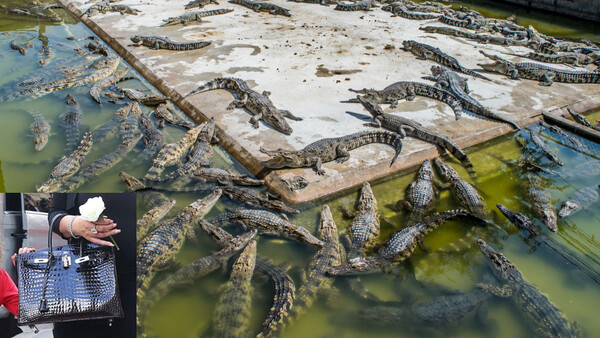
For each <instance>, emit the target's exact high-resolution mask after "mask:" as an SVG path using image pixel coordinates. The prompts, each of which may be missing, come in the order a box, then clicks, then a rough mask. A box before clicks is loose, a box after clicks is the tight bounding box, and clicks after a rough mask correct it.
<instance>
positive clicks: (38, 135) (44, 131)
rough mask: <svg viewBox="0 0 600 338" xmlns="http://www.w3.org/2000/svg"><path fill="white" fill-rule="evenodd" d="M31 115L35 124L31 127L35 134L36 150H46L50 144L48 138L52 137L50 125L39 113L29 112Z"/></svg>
mask: <svg viewBox="0 0 600 338" xmlns="http://www.w3.org/2000/svg"><path fill="white" fill-rule="evenodd" d="M29 114H31V116H32V117H33V122H32V123H31V125H30V126H29V129H31V132H32V133H33V142H34V143H35V150H36V151H40V150H42V149H44V147H45V146H46V144H48V137H49V136H50V124H49V123H48V121H46V120H44V117H43V116H42V115H40V113H38V112H34V111H29Z"/></svg>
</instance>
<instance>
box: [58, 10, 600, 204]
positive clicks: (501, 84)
mask: <svg viewBox="0 0 600 338" xmlns="http://www.w3.org/2000/svg"><path fill="white" fill-rule="evenodd" d="M59 1H60V2H62V3H63V4H64V5H65V6H66V7H67V8H68V9H69V10H70V11H71V12H73V13H74V14H75V15H77V16H81V12H82V11H84V10H85V9H87V8H88V7H89V6H90V5H91V4H86V5H84V4H83V3H81V2H75V1H70V0H59ZM187 2H188V1H187V0H174V1H168V2H162V1H156V2H150V1H147V0H142V1H140V0H130V1H123V2H120V4H127V5H130V6H132V7H133V8H136V9H139V10H141V11H142V12H141V13H139V15H137V16H133V15H120V14H119V13H109V14H104V15H97V16H93V17H91V18H89V19H88V18H86V17H83V18H82V20H83V22H84V23H85V24H86V25H88V26H89V27H90V28H91V29H92V30H93V31H94V32H95V33H96V34H98V35H99V36H100V37H101V38H102V39H104V40H105V41H106V42H107V43H109V44H110V45H111V47H112V48H113V49H115V50H116V51H117V52H118V53H119V54H120V55H121V56H122V57H124V58H125V60H126V61H128V62H129V63H130V64H131V65H132V66H133V67H135V68H136V69H137V70H138V71H139V72H141V73H142V74H143V75H144V76H145V77H146V78H147V79H148V80H149V81H150V82H151V83H152V84H153V85H155V86H156V87H157V88H158V89H159V90H160V91H161V92H163V93H164V94H165V95H167V96H168V97H169V98H170V99H171V100H172V101H173V102H174V103H175V104H176V105H178V106H179V107H180V108H181V109H182V110H183V111H185V112H186V113H187V114H188V115H190V117H192V118H193V119H195V120H196V121H202V120H205V119H206V118H209V117H213V116H214V117H215V118H216V120H217V125H218V127H219V129H220V136H221V140H222V146H223V147H224V148H225V149H226V150H227V151H229V152H230V153H231V154H232V155H233V156H234V157H235V158H236V159H238V160H239V161H240V162H241V163H242V164H243V165H244V166H246V167H247V168H248V169H249V170H250V171H251V172H253V173H254V174H256V175H258V176H261V177H262V176H266V177H265V180H266V182H267V184H268V185H269V186H270V188H272V189H273V190H274V191H275V192H276V193H278V194H280V195H281V196H282V197H283V198H284V199H285V200H287V201H288V202H292V203H303V202H307V201H311V200H314V199H318V198H323V197H325V196H328V195H331V194H333V193H338V192H341V191H344V190H347V189H349V188H352V187H355V186H357V185H359V184H361V183H362V182H364V181H372V180H378V179H382V178H384V177H389V176H390V175H392V174H395V173H399V172H400V171H402V170H403V169H406V168H409V167H412V166H415V165H417V164H419V163H420V162H421V161H422V160H423V159H424V158H430V157H433V156H436V155H437V151H436V149H435V148H434V147H433V146H431V145H430V144H427V143H423V142H420V141H417V140H414V139H407V140H406V142H405V143H404V149H403V150H402V154H401V156H400V158H399V159H398V160H397V162H396V163H395V164H394V166H392V167H389V161H390V159H391V158H392V155H393V151H392V149H391V148H390V147H388V146H385V145H369V146H366V147H363V148H359V149H357V150H354V151H352V152H351V158H350V160H349V161H347V162H346V163H343V164H338V163H335V162H330V163H326V164H325V165H324V169H325V171H326V173H325V175H324V176H318V175H317V174H316V173H315V172H314V171H312V170H311V169H308V168H307V169H293V170H288V169H285V170H277V171H272V172H269V171H268V170H264V168H262V167H261V166H260V165H259V162H260V161H263V160H266V159H267V158H268V156H266V155H264V154H262V153H261V152H260V151H259V148H260V147H264V148H267V149H277V148H289V149H301V148H303V147H304V146H306V145H308V144H310V143H312V142H314V141H317V140H318V139H321V138H325V137H338V136H343V135H347V134H351V133H354V132H358V131H362V130H367V129H369V128H370V127H364V126H363V123H365V122H366V121H364V120H360V119H357V118H356V117H353V116H351V115H349V114H347V113H346V112H347V111H350V112H354V113H359V114H365V115H366V114H368V113H367V112H366V111H365V110H364V109H363V108H362V106H361V105H360V104H348V103H341V102H340V101H342V100H346V99H348V98H351V97H354V96H355V95H353V93H351V92H349V91H348V88H355V89H361V88H365V87H367V88H375V89H383V88H384V87H386V86H388V85H390V84H392V83H394V82H396V81H421V82H427V81H426V80H422V79H421V77H422V76H427V75H430V71H429V69H430V67H431V66H432V65H433V64H434V63H433V62H430V61H421V60H417V59H416V58H415V57H414V56H413V55H412V54H410V53H407V52H404V51H402V50H400V47H401V46H402V41H403V40H405V39H411V40H417V41H419V42H423V43H427V44H430V45H433V46H436V47H439V48H440V49H442V51H444V52H446V53H448V54H450V55H452V56H454V57H456V58H457V59H458V60H459V61H460V62H461V64H463V66H465V67H467V68H479V67H478V66H477V63H478V62H480V63H481V62H484V63H487V62H488V61H489V60H487V59H486V58H485V57H483V56H482V55H481V54H480V53H479V52H478V51H479V50H480V49H484V50H486V51H487V52H490V53H495V54H501V53H507V52H524V51H526V49H523V48H520V47H510V48H508V47H502V46H496V45H483V44H478V43H476V42H472V41H467V40H465V39H459V38H454V37H449V36H444V35H438V34H428V33H425V32H423V31H420V30H419V27H420V26H425V25H428V24H432V25H442V24H441V23H439V22H437V21H435V20H430V21H413V20H407V19H403V18H397V17H390V13H388V12H384V11H382V10H381V9H379V8H375V10H374V11H371V12H340V11H334V10H333V6H330V7H325V6H320V5H317V4H305V3H294V2H286V1H282V0H276V1H273V3H276V4H278V5H281V6H283V7H285V8H288V9H289V10H290V12H291V13H292V17H291V18H287V17H283V16H274V15H270V14H268V13H255V12H253V11H251V10H250V9H248V8H245V7H242V6H239V5H236V4H231V3H227V2H224V1H222V2H221V3H220V5H214V4H211V5H208V6H205V7H204V8H203V9H202V10H208V9H217V8H232V9H234V11H233V12H232V13H229V14H225V15H219V16H212V17H207V18H205V20H203V23H195V24H191V25H188V26H185V27H184V26H181V25H179V26H170V27H159V26H160V25H161V24H162V20H163V19H166V18H168V17H173V16H178V15H181V14H183V13H185V12H189V11H185V10H184V8H183V6H184V5H185V4H186V3H187ZM196 10H199V9H194V11H196ZM136 34H140V35H160V36H168V37H169V38H171V39H172V40H175V41H180V42H185V41H196V40H211V41H212V44H211V45H210V46H208V47H206V48H204V49H201V50H195V51H166V50H151V49H148V48H146V47H128V46H127V45H128V44H130V43H131V42H130V40H129V38H130V37H131V36H133V35H136ZM505 57H506V58H507V59H510V60H514V61H517V60H518V58H516V57H512V56H508V55H506V56H505ZM219 76H226V77H239V78H241V79H243V80H245V81H247V82H248V84H249V86H250V87H251V88H252V89H254V90H256V91H259V92H262V91H263V90H266V91H270V92H271V93H272V95H271V99H272V101H273V102H274V104H275V105H276V106H277V107H278V108H281V109H287V110H290V111H291V112H292V113H293V114H294V115H296V116H300V117H302V118H303V119H304V120H303V121H299V122H296V121H290V125H291V126H292V128H293V129H294V132H293V133H292V135H290V136H285V135H283V134H281V133H279V132H277V131H275V130H273V129H271V128H270V127H268V126H267V125H265V124H264V123H262V122H261V123H260V127H259V128H258V129H253V128H252V126H251V125H250V124H249V123H248V120H249V119H250V118H251V115H250V113H248V112H246V111H245V110H243V109H235V110H227V109H226V107H227V105H228V104H229V102H231V101H232V100H233V99H234V97H233V95H232V94H231V93H229V92H227V91H224V90H217V91H210V92H205V93H201V94H198V95H195V96H193V97H190V98H189V100H184V99H183V98H182V96H183V95H185V94H187V93H188V92H190V91H191V90H193V89H195V88H197V87H198V86H199V85H200V84H203V83H205V82H206V81H209V80H212V79H213V78H215V77H219ZM489 77H490V78H492V79H493V81H492V82H489V81H485V80H480V79H476V78H473V77H469V87H470V89H471V95H473V96H474V97H475V98H476V99H478V100H479V101H480V102H481V103H482V104H483V105H485V106H487V107H489V108H491V109H493V110H495V111H496V112H498V113H499V114H500V115H502V116H504V117H506V118H509V119H512V120H514V121H516V122H517V123H519V124H520V125H523V126H524V125H527V124H529V123H532V122H534V121H536V120H538V119H540V118H541V113H542V111H548V110H552V109H555V108H558V107H562V106H565V105H567V104H572V103H574V102H578V101H584V100H585V101H586V102H587V103H586V104H587V105H588V106H586V107H585V109H584V110H587V109H590V108H593V107H595V106H598V105H599V104H600V98H598V97H597V96H595V95H596V94H597V93H598V89H599V88H600V85H595V84H592V85H585V84H583V85H582V84H572V85H567V84H559V83H556V84H554V85H553V86H551V87H542V86H539V85H538V84H537V82H535V81H529V80H522V81H513V80H509V79H507V78H506V77H504V76H499V75H489ZM590 97H592V99H590ZM386 112H394V113H397V114H401V115H402V116H405V117H408V118H411V119H414V120H415V121H418V122H420V123H421V124H423V125H424V126H426V127H428V128H431V129H433V130H436V131H437V132H439V133H441V134H444V135H446V136H448V137H450V138H452V139H453V140H454V141H456V143H458V144H459V145H460V146H462V147H468V146H471V145H474V144H477V143H480V142H483V141H486V140H489V139H491V138H494V137H497V136H500V135H502V134H505V133H508V132H511V131H512V128H510V127H509V126H507V125H504V124H499V123H495V122H491V121H488V120H483V119H480V118H477V117H474V116H469V115H463V117H462V119H460V120H458V121H455V117H454V114H453V112H452V110H451V109H450V107H448V106H446V105H444V104H442V103H440V102H437V101H434V100H431V99H426V98H422V97H417V98H416V99H415V100H414V101H412V102H401V103H400V104H399V105H398V107H397V108H396V109H389V108H387V106H386ZM475 170H477V168H475ZM295 175H301V176H303V177H304V178H306V179H307V180H308V181H309V182H310V183H311V184H309V186H308V187H307V188H306V189H304V190H300V191H294V192H291V191H289V189H288V188H287V187H286V186H285V185H284V184H283V182H282V179H287V178H290V177H292V176H295Z"/></svg>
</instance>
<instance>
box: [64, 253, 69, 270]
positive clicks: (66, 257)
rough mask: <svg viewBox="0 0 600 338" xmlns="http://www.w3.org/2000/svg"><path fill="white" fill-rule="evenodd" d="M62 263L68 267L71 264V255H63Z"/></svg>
mask: <svg viewBox="0 0 600 338" xmlns="http://www.w3.org/2000/svg"><path fill="white" fill-rule="evenodd" d="M62 263H63V268H65V269H68V268H69V266H71V256H69V255H68V254H64V255H63V256H62Z"/></svg>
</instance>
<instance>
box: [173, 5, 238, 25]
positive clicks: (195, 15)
mask: <svg viewBox="0 0 600 338" xmlns="http://www.w3.org/2000/svg"><path fill="white" fill-rule="evenodd" d="M230 12H233V9H228V8H219V9H212V10H210V11H201V12H190V13H185V14H182V15H180V16H176V17H172V18H168V19H165V20H163V21H164V23H163V24H162V25H161V26H173V25H179V24H181V25H184V26H187V25H189V24H190V22H202V18H204V17H207V16H212V15H220V14H227V13H230Z"/></svg>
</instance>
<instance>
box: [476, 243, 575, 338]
mask: <svg viewBox="0 0 600 338" xmlns="http://www.w3.org/2000/svg"><path fill="white" fill-rule="evenodd" d="M477 244H478V245H479V249H480V250H481V252H482V253H483V255H484V256H485V257H486V258H487V262H488V264H489V266H490V268H491V269H492V271H493V272H494V275H495V276H496V278H497V279H498V281H500V282H501V283H503V286H502V287H498V286H495V285H491V284H479V285H478V287H480V288H482V289H483V290H486V291H488V292H490V293H492V294H494V295H497V296H500V297H510V296H513V297H512V299H513V300H514V301H515V303H516V304H517V305H518V306H519V307H520V308H521V310H522V311H523V312H524V313H525V315H526V316H527V317H528V319H529V320H530V323H531V324H532V325H533V326H534V327H535V328H536V329H535V332H536V335H538V336H540V337H576V336H579V335H580V333H579V332H578V329H577V328H576V325H574V324H572V323H569V322H568V321H567V318H565V315H564V314H563V313H562V312H560V310H559V309H558V308H556V306H554V304H552V303H551V302H550V300H549V299H548V298H547V297H546V296H545V295H543V294H542V293H541V292H540V291H539V290H538V289H537V288H536V287H535V286H533V285H531V284H530V283H529V282H527V281H526V280H525V279H524V278H523V275H521V272H520V271H519V270H517V267H516V266H514V264H513V263H511V262H510V261H509V260H508V258H506V257H505V256H504V255H503V254H501V253H499V252H497V251H495V250H494V249H492V248H491V247H490V246H489V245H488V244H487V243H486V242H485V241H483V240H481V239H479V240H477Z"/></svg>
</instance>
